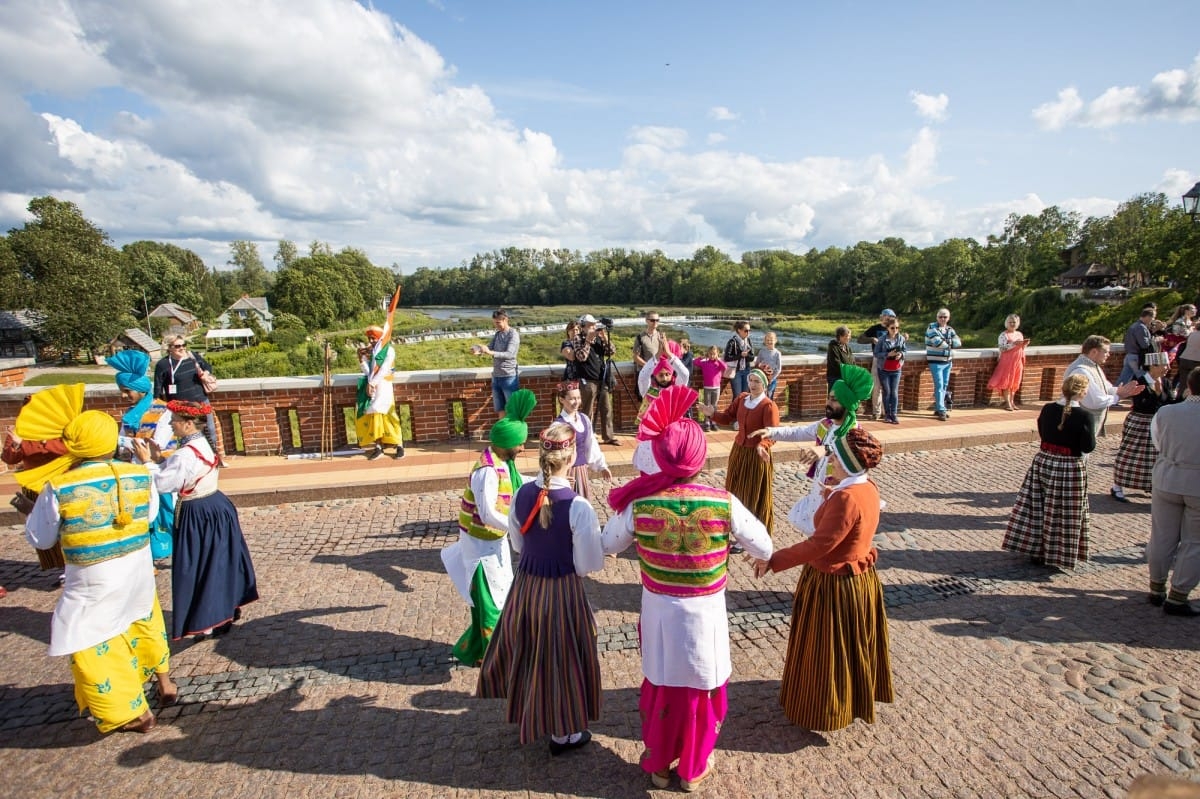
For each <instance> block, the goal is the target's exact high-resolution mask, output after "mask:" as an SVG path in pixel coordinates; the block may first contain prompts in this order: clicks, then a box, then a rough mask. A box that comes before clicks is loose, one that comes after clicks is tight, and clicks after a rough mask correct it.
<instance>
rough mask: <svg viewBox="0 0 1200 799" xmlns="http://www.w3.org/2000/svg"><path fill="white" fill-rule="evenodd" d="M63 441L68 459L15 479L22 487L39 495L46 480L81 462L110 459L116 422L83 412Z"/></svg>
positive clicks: (101, 414)
mask: <svg viewBox="0 0 1200 799" xmlns="http://www.w3.org/2000/svg"><path fill="white" fill-rule="evenodd" d="M62 440H63V444H65V445H66V447H67V454H66V455H63V456H62V457H59V458H55V459H54V460H52V461H50V462H49V463H45V464H42V465H41V466H38V467H35V468H33V469H22V470H20V471H18V472H17V473H16V474H14V475H13V476H14V477H15V478H16V480H17V482H18V483H19V484H20V485H21V486H22V487H24V488H28V489H29V490H31V491H33V492H35V493H40V492H41V490H42V487H43V486H44V485H45V484H46V481H47V480H49V479H51V478H53V477H57V476H58V475H60V474H62V473H63V472H65V471H67V470H68V469H70V468H71V467H72V466H74V465H75V464H77V463H79V462H80V461H84V460H88V459H90V458H111V457H112V456H113V455H114V454H115V453H116V451H117V420H116V419H114V418H112V417H111V416H109V415H108V414H107V413H104V412H103V411H84V412H83V413H81V414H79V415H78V416H76V417H75V418H74V419H72V420H71V421H70V422H68V423H67V426H66V428H65V429H64V430H63V431H62Z"/></svg>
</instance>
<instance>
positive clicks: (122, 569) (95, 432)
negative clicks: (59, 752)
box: [25, 411, 177, 733]
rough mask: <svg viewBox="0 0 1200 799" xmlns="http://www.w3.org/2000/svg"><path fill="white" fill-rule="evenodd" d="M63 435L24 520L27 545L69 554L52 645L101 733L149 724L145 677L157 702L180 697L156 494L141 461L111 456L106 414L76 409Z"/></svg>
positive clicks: (112, 432)
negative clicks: (156, 534)
mask: <svg viewBox="0 0 1200 799" xmlns="http://www.w3.org/2000/svg"><path fill="white" fill-rule="evenodd" d="M60 436H61V438H62V440H63V443H64V444H65V445H66V450H67V454H66V455H63V456H62V457H60V458H57V459H55V460H54V461H52V462H51V463H49V464H46V467H47V468H46V470H45V471H44V472H43V477H44V486H43V487H42V488H41V491H40V493H39V496H38V499H37V502H36V503H35V504H34V507H33V510H32V511H31V512H30V514H29V518H28V519H27V520H26V522H25V535H26V537H27V538H28V540H29V543H31V544H32V545H33V546H35V547H37V548H38V549H47V548H49V547H50V546H52V545H53V544H54V543H55V542H60V543H61V544H62V548H63V554H64V557H65V558H66V580H65V582H64V585H63V592H62V596H60V597H59V599H58V602H57V604H55V606H54V615H53V617H52V618H51V621H50V650H49V653H50V655H51V656H59V655H68V656H70V662H71V676H72V677H73V678H74V680H75V702H76V704H77V705H78V706H79V710H80V712H83V711H87V712H88V713H90V714H91V717H92V718H93V719H94V720H95V722H96V726H97V728H98V729H99V731H100V732H102V733H108V732H112V731H113V730H125V731H129V732H143V733H144V732H149V731H150V730H151V729H152V728H153V727H154V725H155V718H154V713H153V712H152V711H151V710H150V706H149V703H148V702H147V701H146V694H145V690H144V687H143V686H144V683H145V682H146V681H147V680H148V679H150V677H151V676H152V675H153V676H154V677H155V678H156V680H157V682H158V694H159V701H160V703H161V704H169V703H171V702H173V701H175V698H176V696H177V689H176V687H175V684H174V682H172V680H171V677H170V674H169V672H170V649H169V648H168V646H167V634H166V630H165V628H164V627H163V615H162V609H161V608H160V607H159V604H158V593H157V592H156V590H155V586H154V566H153V563H152V562H151V557H150V521H151V519H153V518H154V516H155V515H156V514H157V512H158V493H157V492H156V491H155V490H154V484H153V482H152V481H151V478H150V474H149V472H148V471H147V469H146V467H145V466H141V465H138V464H132V463H121V462H120V461H116V460H114V459H113V458H112V455H113V453H114V452H116V449H117V423H116V421H115V420H114V419H113V418H112V417H111V416H109V415H108V414H106V413H103V412H102V411H85V412H83V413H81V414H78V415H76V416H75V417H74V418H72V419H71V420H70V421H68V422H66V423H65V424H63V426H62V428H61V430H60Z"/></svg>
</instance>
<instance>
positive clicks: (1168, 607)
mask: <svg viewBox="0 0 1200 799" xmlns="http://www.w3.org/2000/svg"><path fill="white" fill-rule="evenodd" d="M1162 608H1163V613H1165V614H1167V615H1168V616H1187V617H1188V618H1195V617H1196V616H1200V610H1196V609H1195V608H1194V607H1192V606H1191V604H1190V603H1188V602H1166V601H1164V602H1163V606H1162Z"/></svg>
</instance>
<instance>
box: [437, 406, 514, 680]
mask: <svg viewBox="0 0 1200 799" xmlns="http://www.w3.org/2000/svg"><path fill="white" fill-rule="evenodd" d="M536 404H537V398H536V397H535V396H534V394H533V392H532V391H530V390H529V389H527V388H522V389H518V390H517V391H515V392H514V393H513V395H512V396H511V397H509V398H508V405H507V406H506V413H507V415H506V416H505V417H504V418H503V419H501V420H500V421H498V422H496V424H494V425H492V429H491V431H490V432H489V434H488V438H489V440H490V442H491V444H490V446H488V447H487V448H485V449H484V450H483V452H482V453H480V455H479V460H478V461H476V462H475V465H474V466H473V467H471V476H470V479H469V481H468V483H467V488H466V490H465V491H463V498H462V508H461V510H459V513H458V541H456V542H455V543H453V544H451V545H450V546H448V547H446V548H445V549H443V550H442V564H443V565H444V566H445V567H446V573H447V574H449V575H450V579H451V581H453V583H454V587H455V588H457V589H458V592H459V593H460V594H462V597H463V599H465V600H466V601H467V605H468V606H469V607H470V608H471V623H470V625H469V626H468V627H467V629H466V631H465V632H463V634H462V635H461V636H460V637H459V639H458V641H457V643H455V644H454V649H453V655H454V657H455V658H457V659H458V660H459V661H460V662H462V663H464V664H465V665H467V666H478V665H479V664H480V662H481V661H482V660H483V655H484V652H486V651H487V648H488V642H489V641H490V640H491V638H492V631H493V630H494V629H495V627H496V622H497V621H498V620H499V618H500V611H501V610H502V609H503V608H504V603H505V601H506V600H507V599H508V592H509V589H510V588H511V587H512V581H513V570H512V555H511V554H510V553H509V542H508V511H509V506H510V505H511V504H512V498H513V495H514V494H515V493H516V492H517V490H518V489H519V488H520V487H521V485H522V483H523V482H524V480H523V478H522V477H521V473H520V472H518V471H517V456H518V455H519V454H520V453H521V450H522V449H523V448H524V446H525V439H527V438H528V437H529V427H528V425H526V423H525V419H526V418H527V417H528V416H529V414H530V413H532V412H533V406H534V405H536Z"/></svg>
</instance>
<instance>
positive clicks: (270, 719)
mask: <svg viewBox="0 0 1200 799" xmlns="http://www.w3.org/2000/svg"><path fill="white" fill-rule="evenodd" d="M1114 445H1115V440H1114V439H1113V438H1109V439H1107V440H1105V441H1104V442H1103V443H1102V445H1101V449H1100V450H1099V451H1098V452H1097V453H1096V454H1095V455H1093V457H1092V460H1091V468H1090V480H1091V486H1092V492H1091V498H1092V500H1091V504H1092V524H1093V527H1092V552H1093V557H1092V560H1091V561H1090V562H1089V563H1087V564H1083V565H1081V566H1080V568H1078V569H1077V570H1076V571H1075V572H1074V573H1070V574H1066V573H1061V572H1057V571H1051V570H1047V569H1044V568H1039V567H1035V566H1033V565H1031V564H1030V563H1029V562H1028V561H1027V560H1026V559H1024V558H1021V557H1017V556H1015V555H1012V554H1009V553H1005V552H1002V551H1001V550H1000V549H999V544H1000V540H1001V537H1002V536H1003V530H1004V525H1005V520H1006V517H1007V512H1008V509H1009V508H1010V506H1011V503H1012V500H1013V497H1014V496H1015V493H1016V489H1017V487H1018V486H1019V484H1020V481H1021V478H1022V476H1023V475H1024V472H1025V469H1026V467H1027V466H1028V464H1029V462H1030V460H1031V459H1032V456H1033V453H1034V447H1033V446H1031V445H1027V444H1008V445H995V446H988V447H978V448H974V449H966V450H957V451H956V450H940V451H926V452H913V453H908V454H903V455H897V456H893V457H889V458H886V459H885V462H884V465H883V466H882V467H881V468H880V469H879V470H877V473H876V475H875V476H876V479H877V481H878V482H879V484H880V487H881V490H882V493H883V495H884V497H885V498H886V500H887V502H888V505H887V508H886V510H885V512H884V515H883V521H882V525H881V529H880V533H879V537H878V540H877V543H878V545H879V548H880V550H881V555H880V576H881V578H882V580H883V582H884V583H885V586H886V598H887V604H888V611H889V617H890V631H891V646H892V659H893V668H894V672H895V681H896V702H895V704H893V705H884V706H881V707H880V712H879V714H878V722H877V723H876V724H875V725H873V726H871V725H864V724H862V723H856V724H854V725H853V726H851V727H849V728H847V729H845V730H841V731H838V732H835V733H828V734H816V733H811V732H807V731H804V730H800V729H797V728H795V727H792V726H790V725H789V724H788V723H787V721H786V719H785V718H784V716H783V714H782V712H781V710H780V708H779V706H778V703H777V692H778V680H779V670H780V668H781V665H782V660H783V653H784V651H785V647H786V641H787V630H788V616H789V613H790V609H791V591H792V588H793V587H794V584H795V580H796V577H797V574H798V573H797V572H796V571H793V572H788V573H785V574H783V575H772V576H770V577H768V578H767V579H764V580H761V581H759V580H755V579H754V578H753V576H752V574H751V573H750V569H749V566H748V564H746V563H744V562H741V561H739V562H736V563H735V564H733V566H732V567H731V571H732V574H731V579H730V590H729V608H730V620H731V634H732V643H733V659H734V670H735V674H734V678H733V681H732V682H731V685H730V691H729V693H730V699H731V703H730V704H731V706H730V714H729V718H728V721H727V723H726V726H725V728H724V729H723V731H722V735H721V740H720V744H719V748H718V755H717V767H716V773H715V775H714V776H713V777H712V778H711V780H710V781H709V782H707V783H706V784H705V787H704V789H703V792H704V793H705V794H707V795H709V796H722V797H726V796H728V797H764V798H765V797H785V796H787V797H791V796H795V795H799V794H802V795H807V796H848V797H906V798H909V797H998V796H1039V797H1040V796H1055V797H1121V796H1124V795H1125V793H1126V788H1127V787H1128V786H1129V784H1130V783H1131V782H1132V780H1133V779H1134V778H1136V777H1137V776H1138V775H1141V774H1144V773H1147V772H1157V773H1167V774H1179V775H1183V776H1185V777H1187V778H1190V779H1194V780H1196V779H1200V772H1198V771H1197V766H1196V757H1197V749H1198V747H1200V658H1198V657H1197V653H1196V650H1197V647H1198V646H1200V623H1197V622H1196V621H1194V620H1189V619H1177V618H1170V617H1166V616H1164V615H1163V614H1162V612H1161V611H1160V610H1158V609H1157V608H1153V607H1151V606H1150V605H1148V604H1147V603H1146V602H1145V583H1146V572H1145V567H1144V565H1143V563H1142V549H1143V545H1144V543H1145V539H1146V537H1147V534H1148V529H1149V500H1148V499H1147V498H1144V497H1140V496H1134V497H1133V501H1132V502H1131V503H1130V504H1128V505H1120V504H1117V503H1115V502H1113V501H1112V500H1111V499H1109V498H1108V496H1107V493H1106V491H1107V487H1108V479H1109V475H1110V474H1111V464H1112V452H1113V449H1114ZM784 446H787V445H784ZM705 477H706V479H707V480H708V481H710V482H713V483H716V484H719V483H720V482H721V481H722V480H723V478H724V474H723V472H720V471H717V472H712V473H707V474H706V475H705ZM805 486H806V480H805V479H804V477H803V473H802V471H800V470H799V469H797V468H796V467H795V465H794V464H785V465H783V466H781V467H780V468H779V469H778V471H777V485H776V494H775V496H776V498H777V500H776V501H777V503H778V506H777V514H776V518H778V519H780V520H781V522H780V525H779V529H778V530H777V531H776V536H777V542H778V543H780V544H783V545H786V544H788V543H791V542H793V541H795V540H796V538H797V536H796V533H795V532H794V531H792V530H790V529H785V528H787V524H786V521H782V520H783V514H784V513H785V512H786V510H787V508H788V507H789V506H790V504H791V502H793V501H794V500H795V499H796V498H797V497H798V495H799V494H800V492H801V491H802V490H804V488H805ZM602 494H603V492H602ZM457 501H458V500H457V495H456V494H454V493H452V492H443V493H438V494H432V495H425V496H393V497H381V498H377V499H355V500H345V501H335V502H322V503H297V504H290V505H280V506H276V507H261V508H247V509H244V510H243V511H242V522H243V525H244V527H245V529H246V533H247V537H248V539H249V542H250V547H251V550H252V552H253V554H254V559H255V565H256V567H257V569H258V574H259V589H260V592H261V594H262V596H263V599H262V600H261V601H260V602H258V603H256V604H254V605H251V606H250V607H249V608H247V613H246V614H245V618H244V619H243V621H242V622H241V623H240V624H239V625H238V626H237V627H236V628H235V630H234V632H233V633H232V634H231V635H229V636H227V637H224V638H221V639H215V640H209V641H205V642H201V643H195V644H193V643H187V644H183V645H181V646H178V647H177V648H176V649H175V652H174V655H173V659H172V665H173V672H174V674H175V675H176V678H177V680H178V682H179V685H180V701H179V704H177V705H175V706H173V707H169V708H165V709H163V710H162V711H161V712H160V714H159V720H160V726H159V727H158V728H157V729H155V730H154V731H153V732H152V733H151V734H149V735H145V736H142V735H133V734H114V735H110V736H108V737H106V738H101V737H100V736H99V735H98V734H97V733H96V732H95V730H94V728H93V727H92V725H91V724H90V723H89V722H88V721H87V720H85V719H81V718H79V717H78V716H77V714H76V712H75V709H74V706H73V699H72V691H71V680H70V674H69V671H68V668H67V664H66V661H65V659H64V658H56V659H50V658H48V657H46V655H45V646H46V643H47V636H48V629H49V615H50V612H51V610H52V608H53V604H54V601H55V599H56V596H57V591H56V589H55V588H54V587H53V586H52V585H51V583H52V575H50V574H49V573H43V572H40V571H38V569H37V565H36V560H35V558H34V557H33V553H32V551H31V550H29V549H28V548H27V547H26V546H25V545H24V542H23V540H22V538H21V537H20V535H19V530H18V528H15V527H13V528H8V530H7V532H8V533H9V534H8V535H5V536H3V537H2V538H0V584H2V585H5V586H6V587H7V588H8V590H9V596H8V597H7V598H6V599H4V600H0V767H2V768H3V773H4V774H5V775H7V778H8V781H9V784H8V785H7V786H6V789H5V791H4V794H5V795H6V796H13V797H69V796H81V795H85V794H87V795H97V794H98V795H120V796H127V797H136V796H157V795H160V794H161V793H162V792H163V791H164V790H167V791H170V792H172V793H176V794H186V795H189V796H192V797H209V796H213V797H215V796H220V797H239V798H240V797H277V796H278V797H283V796H287V797H307V796H312V797H327V796H336V797H360V796H361V797H376V796H410V797H446V796H462V797H466V796H471V797H475V796H527V797H539V796H597V797H642V796H647V795H651V796H666V795H669V794H670V793H672V792H676V791H675V787H676V786H677V783H676V785H675V786H673V788H672V789H671V790H667V791H657V790H654V789H652V788H651V786H650V783H649V780H648V778H647V777H646V776H645V775H644V774H643V773H642V772H641V770H640V769H639V767H638V766H637V758H638V754H639V751H640V743H639V737H638V736H639V720H638V712H637V686H638V685H639V684H640V681H641V672H640V663H639V657H638V652H637V648H636V621H637V611H638V601H639V592H640V588H639V586H638V584H637V563H636V561H635V560H634V559H633V558H632V557H631V554H630V553H629V552H627V553H625V554H623V555H622V556H621V557H620V558H617V559H615V560H610V561H608V562H607V564H606V568H605V570H604V571H603V572H602V573H601V574H599V575H597V576H596V577H595V579H592V580H590V581H589V595H590V597H591V600H592V602H593V604H594V605H595V608H596V614H597V622H598V624H599V627H600V638H599V641H600V649H601V666H602V668H603V672H604V680H605V686H606V689H605V693H604V707H603V710H602V713H601V719H600V721H599V722H598V723H596V724H595V725H594V727H593V732H594V733H595V742H594V743H593V744H592V745H590V746H589V747H587V748H585V749H584V750H581V751H579V752H573V753H570V754H569V755H566V756H563V757H561V758H551V757H550V756H549V754H548V752H547V750H546V747H545V745H544V744H534V745H530V746H527V747H521V746H519V745H518V743H517V740H516V732H515V729H514V728H512V727H511V726H509V725H507V724H505V723H504V721H503V715H504V710H503V703H502V702H499V701H492V700H487V701H484V700H477V699H474V698H473V690H474V683H475V671H474V670H472V669H465V668H462V667H459V666H456V665H452V663H451V662H450V660H449V657H448V655H449V650H450V645H451V643H452V642H453V641H454V640H455V639H456V638H457V637H458V635H459V633H461V631H462V629H463V627H465V625H466V623H467V609H466V607H465V606H464V604H463V602H462V600H461V599H460V598H459V596H458V594H457V593H456V592H455V591H454V589H453V587H452V586H451V584H450V581H449V580H448V579H447V577H446V576H445V574H444V573H443V571H442V569H441V564H440V561H439V558H438V550H439V549H440V548H441V547H442V546H444V545H445V544H447V543H448V542H450V541H451V540H453V538H454V536H455V535H456V533H455V523H454V521H453V519H454V514H455V512H456V508H457ZM602 516H603V513H602ZM158 580H159V589H160V598H161V599H162V600H163V604H164V608H166V609H169V599H170V590H169V576H168V575H167V574H160V575H159V577H158Z"/></svg>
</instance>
